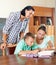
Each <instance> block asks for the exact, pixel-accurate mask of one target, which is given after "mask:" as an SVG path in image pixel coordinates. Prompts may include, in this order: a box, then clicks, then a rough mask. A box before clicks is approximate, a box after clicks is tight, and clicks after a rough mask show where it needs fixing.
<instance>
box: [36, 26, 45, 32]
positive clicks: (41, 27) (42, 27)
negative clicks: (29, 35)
mask: <svg viewBox="0 0 56 65" xmlns="http://www.w3.org/2000/svg"><path fill="white" fill-rule="evenodd" d="M39 30H43V31H44V32H45V33H46V26H44V25H41V26H40V27H39V28H38V30H37V31H39Z"/></svg>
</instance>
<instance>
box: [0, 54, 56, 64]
mask: <svg viewBox="0 0 56 65" xmlns="http://www.w3.org/2000/svg"><path fill="white" fill-rule="evenodd" d="M0 65H56V55H55V56H53V57H50V58H29V57H28V58H27V57H22V56H18V55H8V56H0Z"/></svg>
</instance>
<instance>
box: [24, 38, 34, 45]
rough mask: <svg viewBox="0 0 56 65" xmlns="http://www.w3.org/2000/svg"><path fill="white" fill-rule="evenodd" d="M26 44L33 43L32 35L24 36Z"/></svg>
mask: <svg viewBox="0 0 56 65" xmlns="http://www.w3.org/2000/svg"><path fill="white" fill-rule="evenodd" d="M25 41H26V44H27V45H29V46H32V45H33V43H34V39H33V38H32V37H28V38H26V40H25Z"/></svg>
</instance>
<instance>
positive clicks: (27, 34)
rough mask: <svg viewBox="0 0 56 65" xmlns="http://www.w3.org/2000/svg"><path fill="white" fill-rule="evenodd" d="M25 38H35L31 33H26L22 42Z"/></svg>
mask: <svg viewBox="0 0 56 65" xmlns="http://www.w3.org/2000/svg"><path fill="white" fill-rule="evenodd" d="M27 37H32V38H33V39H34V38H35V36H34V35H33V34H32V33H30V32H28V33H26V35H25V36H24V40H25V39H26V38H27Z"/></svg>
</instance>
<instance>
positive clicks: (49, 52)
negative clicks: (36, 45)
mask: <svg viewBox="0 0 56 65" xmlns="http://www.w3.org/2000/svg"><path fill="white" fill-rule="evenodd" d="M53 54H54V50H46V51H41V52H38V57H50V56H52V55H53Z"/></svg>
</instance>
